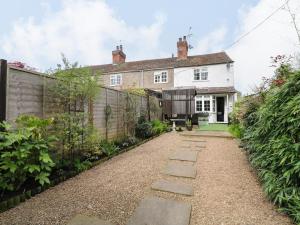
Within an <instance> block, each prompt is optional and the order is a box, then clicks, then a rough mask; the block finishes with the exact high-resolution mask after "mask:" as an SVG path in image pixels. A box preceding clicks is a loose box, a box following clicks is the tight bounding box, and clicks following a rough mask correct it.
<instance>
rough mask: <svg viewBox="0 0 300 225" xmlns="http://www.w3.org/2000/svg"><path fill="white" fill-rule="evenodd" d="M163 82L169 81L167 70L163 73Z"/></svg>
mask: <svg viewBox="0 0 300 225" xmlns="http://www.w3.org/2000/svg"><path fill="white" fill-rule="evenodd" d="M161 82H167V73H166V72H162V73H161Z"/></svg>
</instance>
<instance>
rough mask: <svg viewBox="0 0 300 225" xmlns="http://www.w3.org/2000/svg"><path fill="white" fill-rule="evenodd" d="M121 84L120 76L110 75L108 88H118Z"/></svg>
mask: <svg viewBox="0 0 300 225" xmlns="http://www.w3.org/2000/svg"><path fill="white" fill-rule="evenodd" d="M121 84H122V74H113V75H110V86H118V85H121Z"/></svg>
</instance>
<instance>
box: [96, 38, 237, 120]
mask: <svg viewBox="0 0 300 225" xmlns="http://www.w3.org/2000/svg"><path fill="white" fill-rule="evenodd" d="M188 49H189V47H188V42H187V39H186V37H185V36H184V37H183V38H179V40H178V42H177V57H174V56H172V57H170V58H161V59H151V60H141V61H131V62H126V54H125V53H124V51H123V46H122V45H120V46H117V47H116V49H115V50H114V51H112V63H111V64H105V65H96V66H91V68H93V69H94V70H97V71H101V73H102V83H103V84H104V85H105V86H108V87H111V88H114V89H123V90H125V89H131V88H143V89H151V90H154V91H158V92H161V93H162V96H163V109H164V110H163V111H164V116H165V117H168V118H170V117H174V116H176V117H184V118H186V117H192V116H193V115H197V114H198V113H200V112H207V113H208V114H209V117H208V119H209V123H228V114H229V112H231V111H232V108H233V104H234V102H235V101H236V99H237V91H236V89H235V87H234V71H233V64H234V62H233V60H232V59H231V58H230V57H229V56H228V55H227V54H226V53H225V52H218V53H212V54H205V55H194V56H189V55H188Z"/></svg>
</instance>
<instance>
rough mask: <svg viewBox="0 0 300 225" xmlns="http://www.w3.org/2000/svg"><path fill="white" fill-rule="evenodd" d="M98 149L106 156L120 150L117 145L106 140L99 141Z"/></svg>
mask: <svg viewBox="0 0 300 225" xmlns="http://www.w3.org/2000/svg"><path fill="white" fill-rule="evenodd" d="M100 149H101V151H102V152H103V153H104V154H105V155H107V156H112V155H114V154H116V153H117V152H118V151H119V150H120V148H119V147H117V146H116V145H115V144H114V143H112V142H109V141H106V140H102V141H101V143H100Z"/></svg>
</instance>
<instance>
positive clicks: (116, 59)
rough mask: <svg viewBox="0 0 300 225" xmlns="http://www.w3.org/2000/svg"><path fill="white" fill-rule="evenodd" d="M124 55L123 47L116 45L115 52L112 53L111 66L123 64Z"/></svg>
mask: <svg viewBox="0 0 300 225" xmlns="http://www.w3.org/2000/svg"><path fill="white" fill-rule="evenodd" d="M125 60H126V55H125V53H124V52H123V46H122V45H118V46H117V48H116V50H114V51H112V61H113V64H121V63H125Z"/></svg>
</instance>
